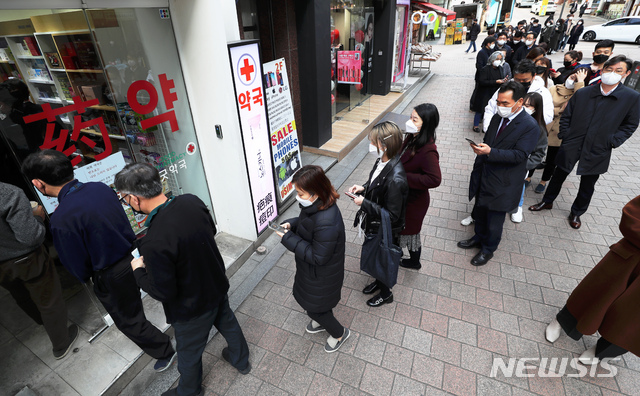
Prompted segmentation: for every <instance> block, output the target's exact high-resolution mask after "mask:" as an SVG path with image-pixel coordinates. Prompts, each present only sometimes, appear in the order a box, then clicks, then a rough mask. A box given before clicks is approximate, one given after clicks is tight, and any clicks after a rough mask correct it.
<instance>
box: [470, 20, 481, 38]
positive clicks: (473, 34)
mask: <svg viewBox="0 0 640 396" xmlns="http://www.w3.org/2000/svg"><path fill="white" fill-rule="evenodd" d="M479 34H480V25H478V24H477V23H474V24H473V25H471V29H469V41H476V39H477V38H478V35H479Z"/></svg>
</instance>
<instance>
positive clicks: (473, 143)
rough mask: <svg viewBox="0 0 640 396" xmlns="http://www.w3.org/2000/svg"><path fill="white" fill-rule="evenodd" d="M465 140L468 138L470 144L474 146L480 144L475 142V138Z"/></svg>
mask: <svg viewBox="0 0 640 396" xmlns="http://www.w3.org/2000/svg"><path fill="white" fill-rule="evenodd" d="M464 140H466V141H467V142H469V143H470V144H472V145H474V146H476V147H477V146H478V145H477V144H476V142H474V141H473V140H471V139H469V138H464Z"/></svg>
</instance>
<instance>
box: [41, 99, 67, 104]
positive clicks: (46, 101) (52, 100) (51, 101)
mask: <svg viewBox="0 0 640 396" xmlns="http://www.w3.org/2000/svg"><path fill="white" fill-rule="evenodd" d="M38 100H39V101H41V102H45V103H58V104H62V100H61V99H60V98H38Z"/></svg>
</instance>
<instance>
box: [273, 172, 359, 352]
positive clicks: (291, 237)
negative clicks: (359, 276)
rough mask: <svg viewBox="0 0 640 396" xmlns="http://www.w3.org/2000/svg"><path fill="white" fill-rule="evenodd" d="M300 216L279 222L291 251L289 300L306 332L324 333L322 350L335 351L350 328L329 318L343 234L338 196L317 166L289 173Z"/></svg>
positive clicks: (336, 295)
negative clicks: (305, 318) (301, 314)
mask: <svg viewBox="0 0 640 396" xmlns="http://www.w3.org/2000/svg"><path fill="white" fill-rule="evenodd" d="M293 184H294V186H295V189H296V193H297V196H296V199H297V200H298V201H299V202H300V207H301V211H300V215H299V216H298V217H296V218H293V219H289V220H287V221H286V222H285V223H283V224H282V227H283V228H285V229H286V230H287V231H286V232H285V233H284V235H282V244H283V245H284V246H285V247H286V248H287V249H289V250H290V251H292V252H293V253H295V257H296V275H295V280H294V283H293V297H294V298H295V299H296V301H297V302H298V304H300V306H301V307H302V308H304V310H305V311H307V314H308V315H309V317H310V318H311V319H312V320H311V322H310V323H309V324H308V325H307V332H309V333H317V332H320V331H323V330H327V332H328V333H329V335H330V336H329V338H328V339H327V344H326V345H325V347H324V350H325V351H327V352H335V351H337V350H338V348H340V346H342V344H343V343H344V342H345V341H346V340H347V338H349V335H350V332H349V329H347V328H346V327H344V326H342V325H341V324H340V322H338V320H337V319H336V318H335V316H333V311H332V310H333V308H335V306H336V305H338V302H339V301H340V292H341V290H342V282H343V280H344V253H345V232H344V222H343V220H342V214H341V213H340V209H338V205H336V199H338V197H339V195H338V193H337V192H336V190H335V189H334V188H333V186H332V185H331V182H330V181H329V179H328V178H327V176H326V175H325V174H324V171H323V170H322V168H321V167H319V166H315V165H307V166H303V167H302V168H300V170H299V171H298V172H296V173H295V175H293Z"/></svg>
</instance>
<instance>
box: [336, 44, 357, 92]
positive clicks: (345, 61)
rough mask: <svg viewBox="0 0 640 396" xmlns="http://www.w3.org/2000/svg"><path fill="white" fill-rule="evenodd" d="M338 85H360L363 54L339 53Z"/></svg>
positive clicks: (353, 52)
mask: <svg viewBox="0 0 640 396" xmlns="http://www.w3.org/2000/svg"><path fill="white" fill-rule="evenodd" d="M337 72H338V83H340V84H360V82H361V80H362V53H361V52H360V51H338V70H337Z"/></svg>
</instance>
